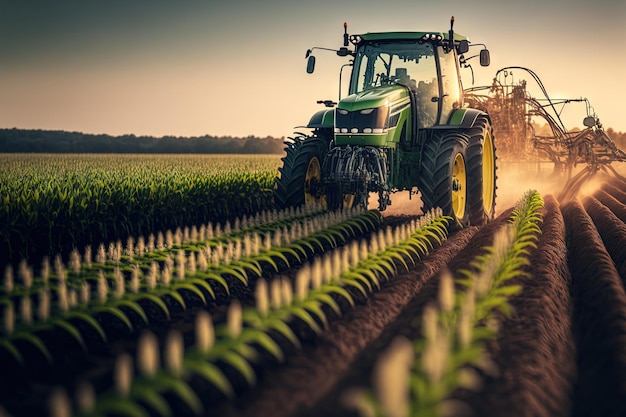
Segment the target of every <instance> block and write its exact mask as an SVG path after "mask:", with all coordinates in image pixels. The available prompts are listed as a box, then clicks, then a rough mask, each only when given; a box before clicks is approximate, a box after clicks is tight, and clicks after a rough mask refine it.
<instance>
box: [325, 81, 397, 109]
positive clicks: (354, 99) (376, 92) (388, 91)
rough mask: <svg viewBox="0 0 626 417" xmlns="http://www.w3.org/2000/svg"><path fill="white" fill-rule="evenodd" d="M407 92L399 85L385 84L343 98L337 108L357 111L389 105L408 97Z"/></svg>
mask: <svg viewBox="0 0 626 417" xmlns="http://www.w3.org/2000/svg"><path fill="white" fill-rule="evenodd" d="M408 97H409V92H408V91H407V89H406V88H405V87H403V86H400V85H386V86H382V87H377V88H372V89H371V90H365V91H361V92H360V93H356V94H351V95H349V96H348V97H345V98H343V99H342V100H341V101H340V102H339V104H338V106H337V109H343V110H347V111H358V110H364V109H372V108H376V107H382V106H391V105H393V104H395V103H397V102H399V101H403V99H408Z"/></svg>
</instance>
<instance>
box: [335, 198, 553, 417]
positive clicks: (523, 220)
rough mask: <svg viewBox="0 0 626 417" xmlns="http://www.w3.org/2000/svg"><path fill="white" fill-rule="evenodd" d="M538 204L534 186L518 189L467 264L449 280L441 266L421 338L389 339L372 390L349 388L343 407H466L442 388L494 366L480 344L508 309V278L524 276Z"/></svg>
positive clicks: (429, 410)
mask: <svg viewBox="0 0 626 417" xmlns="http://www.w3.org/2000/svg"><path fill="white" fill-rule="evenodd" d="M542 208H543V199H542V198H541V196H540V194H539V193H537V192H536V191H529V192H527V193H525V194H524V196H523V197H522V198H521V199H520V200H519V201H518V202H517V204H516V206H515V210H514V211H513V214H512V216H511V218H510V221H509V223H508V224H506V225H504V226H503V227H502V228H501V229H500V230H498V231H497V232H496V234H495V236H494V243H493V245H492V246H491V247H488V248H486V251H485V252H486V253H485V254H483V255H480V256H477V257H476V259H475V260H474V261H473V262H472V265H471V266H472V270H471V271H470V270H465V271H460V277H458V278H457V279H456V280H454V279H453V277H452V275H451V274H450V272H449V271H444V272H443V273H441V274H440V283H439V296H438V303H437V304H436V305H435V304H431V305H428V306H427V307H426V308H425V310H424V312H423V316H422V337H421V338H420V339H418V340H417V341H415V342H414V343H411V342H409V341H408V340H406V339H398V340H395V341H394V342H393V343H392V346H391V347H390V348H389V350H388V351H387V352H385V354H383V355H382V357H381V360H380V361H379V362H378V363H377V365H376V367H375V369H374V373H373V375H374V380H373V386H374V391H369V392H357V393H352V394H351V395H349V396H348V397H347V398H346V402H347V405H348V406H351V407H353V408H356V409H357V410H359V411H360V412H361V414H362V415H371V416H392V417H408V416H441V415H457V414H459V413H462V412H464V411H467V410H465V409H464V407H465V406H464V404H462V403H460V402H458V401H455V400H451V399H450V395H451V394H452V393H453V392H454V390H456V389H458V388H466V389H470V390H480V387H481V377H480V375H479V373H478V372H477V370H481V371H482V372H484V373H486V374H492V375H493V374H495V373H497V367H496V366H495V364H494V363H493V361H492V359H491V358H490V357H489V355H488V353H487V351H486V347H485V344H486V342H487V341H488V340H491V339H494V338H496V337H497V334H498V329H499V321H500V320H501V315H502V314H504V315H510V314H511V313H512V307H511V305H510V303H509V299H510V298H511V297H513V296H514V295H516V294H518V293H519V292H520V291H521V290H522V288H521V286H519V285H512V284H510V282H509V281H510V280H511V279H512V278H514V277H519V276H526V275H527V274H526V273H525V272H524V270H523V267H524V266H526V265H528V262H529V254H530V250H531V249H532V248H534V247H536V242H537V240H538V238H539V235H540V234H541V228H540V226H541V221H542V217H541V209H542ZM455 281H456V284H457V285H458V286H459V287H460V289H459V290H456V291H455Z"/></svg>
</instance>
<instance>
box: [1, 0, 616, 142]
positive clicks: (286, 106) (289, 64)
mask: <svg viewBox="0 0 626 417" xmlns="http://www.w3.org/2000/svg"><path fill="white" fill-rule="evenodd" d="M452 15H454V16H455V19H456V23H455V30H456V31H458V32H459V33H462V34H464V35H467V36H469V37H470V39H471V40H472V42H474V43H485V44H486V45H487V47H488V48H489V49H490V51H491V58H492V63H491V66H490V67H488V68H481V67H479V66H478V63H477V62H476V63H475V65H474V67H475V68H474V71H475V76H476V85H484V84H490V83H491V79H492V78H493V75H494V74H495V71H496V70H497V69H499V68H501V67H504V66H510V65H521V66H527V67H530V68H531V69H533V70H534V71H535V72H536V73H538V74H539V76H540V77H541V78H542V80H543V81H544V84H545V86H546V88H547V89H548V91H549V92H550V93H551V95H553V96H554V97H581V96H584V97H587V98H588V99H589V100H590V101H591V103H592V105H593V106H594V109H595V111H596V113H597V114H598V115H599V116H600V119H601V121H602V122H603V124H604V125H605V127H612V128H614V129H615V130H617V131H626V118H624V117H623V116H622V114H621V112H622V109H621V107H622V105H621V102H622V96H623V95H624V93H625V89H624V87H623V79H622V74H623V68H624V66H625V64H626V56H625V55H624V54H623V53H622V48H621V47H620V45H621V43H622V42H623V41H624V39H626V2H623V1H619V2H616V1H614V0H596V1H593V2H589V1H586V0H585V1H582V0H569V1H568V0H543V1H539V0H529V1H524V2H521V1H518V2H512V1H506V0H504V1H495V0H492V1H486V0H478V1H474V2H468V1H457V0H450V1H419V2H418V1H405V0H396V1H393V0H392V1H386V2H382V1H376V2H374V1H356V0H350V1H339V0H334V1H329V0H318V1H316V2H303V3H299V2H294V1H286V0H278V1H272V2H253V1H251V0H246V1H230V2H223V3H222V4H219V5H218V4H213V3H211V2H194V1H180V2H171V1H165V0H156V1H155V0H153V1H147V0H141V1H133V2H127V1H121V0H113V1H107V2H87V1H77V0H70V1H61V2H51V1H41V0H40V1H20V2H17V1H6V0H1V1H0V127H3V128H11V127H17V128H25V129H59V130H69V131H81V132H85V133H106V134H111V135H120V134H130V133H132V134H136V135H153V136H164V135H174V136H200V135H205V134H210V135H218V136H221V135H230V136H247V135H256V136H265V135H271V136H276V137H281V136H288V135H290V134H291V133H292V131H293V130H294V127H295V126H298V125H303V124H306V122H307V121H308V119H309V117H310V116H311V114H312V113H313V112H315V111H316V110H317V109H319V108H321V107H320V105H317V104H315V101H316V100H318V99H335V100H336V99H337V95H338V90H339V85H338V74H339V67H340V66H341V65H342V64H344V63H346V62H347V60H346V58H340V57H337V56H335V55H334V54H333V53H332V52H323V51H319V52H317V53H316V56H317V67H316V72H315V73H314V74H313V75H308V74H306V72H305V64H306V62H305V59H304V55H305V51H306V50H307V49H308V48H310V47H312V46H322V47H331V48H337V47H339V46H341V41H342V33H343V27H342V26H343V22H344V21H346V22H348V25H349V27H348V28H349V32H350V33H354V34H358V33H364V32H377V31H400V30H403V31H412V30H415V31H420V30H426V31H447V30H448V28H449V19H450V16H452ZM520 75H521V74H520ZM463 76H464V79H463V82H464V86H465V87H469V86H471V73H470V72H469V70H463ZM345 78H347V73H346V77H345ZM577 111H578V114H577V115H576V117H575V118H573V119H571V120H568V121H567V122H566V123H567V124H568V126H569V127H574V126H576V125H577V126H580V125H582V118H583V117H584V116H585V109H584V107H582V108H578V109H577Z"/></svg>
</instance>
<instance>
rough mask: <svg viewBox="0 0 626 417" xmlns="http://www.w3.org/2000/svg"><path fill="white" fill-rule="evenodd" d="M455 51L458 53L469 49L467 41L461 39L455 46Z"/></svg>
mask: <svg viewBox="0 0 626 417" xmlns="http://www.w3.org/2000/svg"><path fill="white" fill-rule="evenodd" d="M456 51H457V53H458V54H459V55H460V54H464V53H466V52H467V51H469V42H468V41H466V40H462V41H461V42H460V43H459V45H458V46H457V47H456Z"/></svg>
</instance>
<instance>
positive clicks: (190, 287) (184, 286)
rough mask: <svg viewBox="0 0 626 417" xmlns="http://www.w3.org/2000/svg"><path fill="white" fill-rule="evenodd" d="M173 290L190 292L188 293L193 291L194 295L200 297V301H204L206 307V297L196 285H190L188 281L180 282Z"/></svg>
mask: <svg viewBox="0 0 626 417" xmlns="http://www.w3.org/2000/svg"><path fill="white" fill-rule="evenodd" d="M172 288H173V289H175V290H176V291H178V290H188V291H191V292H192V293H194V294H196V295H197V296H198V297H200V299H201V300H202V303H203V304H204V305H206V297H205V296H204V294H203V293H202V291H200V290H199V289H198V288H197V287H196V286H195V285H193V284H191V283H188V282H187V281H179V282H176V283H175V284H174V285H173V286H172Z"/></svg>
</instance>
